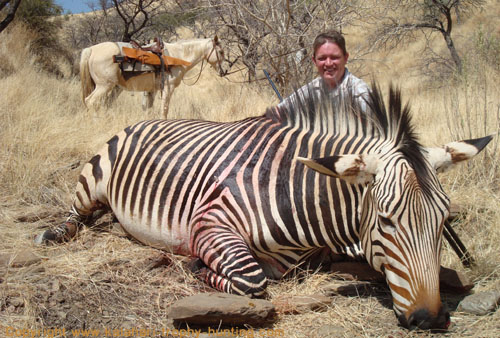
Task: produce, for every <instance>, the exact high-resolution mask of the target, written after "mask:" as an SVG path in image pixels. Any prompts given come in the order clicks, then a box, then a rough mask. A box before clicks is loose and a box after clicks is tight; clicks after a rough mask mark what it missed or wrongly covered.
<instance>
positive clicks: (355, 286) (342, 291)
mask: <svg viewBox="0 0 500 338" xmlns="http://www.w3.org/2000/svg"><path fill="white" fill-rule="evenodd" d="M321 289H322V291H323V293H325V294H327V295H335V294H336V295H342V296H355V297H356V296H366V295H371V294H373V292H374V290H375V287H374V286H373V285H371V284H370V283H366V282H359V283H349V284H346V283H336V282H334V283H328V284H325V285H324V286H323V287H322V288H321Z"/></svg>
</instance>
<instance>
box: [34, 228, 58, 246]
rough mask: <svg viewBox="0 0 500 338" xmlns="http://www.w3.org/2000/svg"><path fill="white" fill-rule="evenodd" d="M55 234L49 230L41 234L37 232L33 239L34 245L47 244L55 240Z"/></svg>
mask: <svg viewBox="0 0 500 338" xmlns="http://www.w3.org/2000/svg"><path fill="white" fill-rule="evenodd" d="M55 239H56V235H55V233H54V232H52V231H50V230H46V231H44V232H43V233H41V234H38V235H37V236H36V237H35V240H34V241H33V242H34V243H35V245H47V244H49V243H53V242H55Z"/></svg>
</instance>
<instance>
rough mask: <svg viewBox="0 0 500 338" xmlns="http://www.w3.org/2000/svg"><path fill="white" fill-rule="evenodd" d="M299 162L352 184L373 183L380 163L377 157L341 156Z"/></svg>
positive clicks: (302, 159) (302, 158)
mask: <svg viewBox="0 0 500 338" xmlns="http://www.w3.org/2000/svg"><path fill="white" fill-rule="evenodd" d="M297 160H298V161H300V162H302V163H303V164H305V165H306V166H308V167H309V168H311V169H313V170H315V171H317V172H319V173H321V174H324V175H328V176H333V177H337V178H341V179H343V180H345V181H347V182H348V183H352V184H368V183H370V182H371V181H373V178H374V176H375V174H376V173H377V168H378V163H379V161H378V156H376V155H340V156H329V157H322V158H316V159H309V158H304V157H298V158H297Z"/></svg>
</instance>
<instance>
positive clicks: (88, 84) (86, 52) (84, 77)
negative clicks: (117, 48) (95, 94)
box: [80, 48, 95, 105]
mask: <svg viewBox="0 0 500 338" xmlns="http://www.w3.org/2000/svg"><path fill="white" fill-rule="evenodd" d="M91 54H92V49H90V48H85V49H83V50H82V56H81V58H80V80H81V82H82V100H83V104H85V105H86V103H85V98H87V97H88V96H89V95H90V93H92V91H93V90H94V88H95V82H94V80H92V76H90V71H89V58H90V55H91Z"/></svg>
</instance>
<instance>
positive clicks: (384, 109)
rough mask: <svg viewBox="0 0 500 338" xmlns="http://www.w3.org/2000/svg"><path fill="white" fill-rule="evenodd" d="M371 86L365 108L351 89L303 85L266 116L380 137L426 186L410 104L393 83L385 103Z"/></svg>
mask: <svg viewBox="0 0 500 338" xmlns="http://www.w3.org/2000/svg"><path fill="white" fill-rule="evenodd" d="M371 88H372V89H371V90H370V93H369V97H368V99H367V100H365V103H366V106H367V107H368V109H362V107H361V105H360V103H359V100H357V101H356V100H355V99H354V96H353V94H352V93H347V94H344V95H337V96H336V97H332V96H331V95H330V96H329V95H328V93H327V91H326V89H325V88H323V89H322V90H321V91H320V92H316V93H315V92H314V91H312V90H309V89H306V95H305V98H304V97H303V96H301V95H299V94H298V91H295V93H294V94H293V95H292V96H291V97H290V98H289V100H287V101H286V103H285V104H283V105H280V106H278V107H276V108H271V109H268V111H267V112H266V116H267V117H270V118H272V119H274V120H277V121H279V122H281V123H282V124H283V125H286V126H288V127H291V128H298V129H302V130H310V131H311V132H314V133H319V134H320V135H325V136H326V135H331V137H343V136H354V137H356V136H359V137H370V138H378V139H383V140H384V142H385V143H386V144H388V145H392V148H393V149H397V150H398V151H399V152H401V153H402V154H403V155H404V156H405V158H406V159H407V160H408V162H409V164H410V165H411V166H412V168H413V169H414V170H415V172H416V175H417V178H418V179H419V181H421V182H420V183H421V184H422V186H424V187H425V186H427V184H425V181H427V179H428V178H429V171H428V168H427V166H426V164H425V156H424V150H423V147H422V146H421V144H420V142H419V141H418V138H417V134H416V132H415V127H414V126H413V124H412V119H411V112H410V106H409V104H408V103H407V104H405V105H403V103H402V100H401V90H400V89H399V88H395V87H394V86H393V85H392V84H391V85H390V87H389V96H388V106H386V104H385V102H384V99H383V95H382V91H381V89H380V87H379V86H378V84H377V83H375V82H372V83H371ZM322 98H328V99H322Z"/></svg>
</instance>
